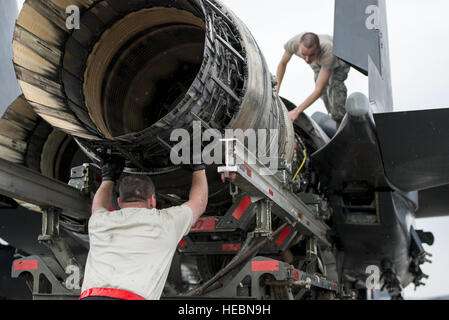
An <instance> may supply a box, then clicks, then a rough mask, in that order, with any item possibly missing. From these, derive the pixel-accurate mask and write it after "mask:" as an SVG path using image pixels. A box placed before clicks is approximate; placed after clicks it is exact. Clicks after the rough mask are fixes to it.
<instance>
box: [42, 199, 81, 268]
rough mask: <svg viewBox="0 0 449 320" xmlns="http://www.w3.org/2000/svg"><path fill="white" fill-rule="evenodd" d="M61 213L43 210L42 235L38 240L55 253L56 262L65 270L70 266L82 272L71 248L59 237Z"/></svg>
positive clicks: (53, 209) (48, 209) (54, 210)
mask: <svg viewBox="0 0 449 320" xmlns="http://www.w3.org/2000/svg"><path fill="white" fill-rule="evenodd" d="M60 212H61V211H60V210H58V209H56V208H52V207H49V208H43V209H42V234H41V235H40V236H39V237H38V239H37V240H38V241H39V242H41V243H43V244H44V245H46V246H47V247H48V248H49V249H50V250H51V251H52V252H53V254H54V256H55V258H56V260H57V261H58V263H59V264H60V265H61V267H62V268H63V269H64V270H65V269H66V268H67V267H68V266H76V267H78V268H79V270H81V269H82V268H81V266H80V265H79V263H78V262H77V261H76V259H75V256H74V255H73V253H72V251H71V250H70V248H69V246H68V245H67V243H66V242H65V240H64V239H63V238H62V237H61V236H60V235H59V215H60Z"/></svg>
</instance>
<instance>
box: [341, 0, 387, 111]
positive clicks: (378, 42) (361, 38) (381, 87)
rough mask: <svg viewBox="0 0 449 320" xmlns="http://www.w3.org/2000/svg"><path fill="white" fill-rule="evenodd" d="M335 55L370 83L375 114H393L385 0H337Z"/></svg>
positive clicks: (370, 96) (370, 95) (370, 94)
mask: <svg viewBox="0 0 449 320" xmlns="http://www.w3.org/2000/svg"><path fill="white" fill-rule="evenodd" d="M334 55H335V56H337V57H338V58H340V59H342V60H344V61H346V62H347V63H349V64H350V65H351V66H353V67H354V68H355V69H357V70H359V71H360V72H362V73H363V74H365V75H368V79H369V99H370V103H371V107H372V110H373V112H374V113H381V112H391V111H393V95H392V88H391V71H390V57H389V45H388V27H387V13H386V3H385V0H336V1H335V26H334Z"/></svg>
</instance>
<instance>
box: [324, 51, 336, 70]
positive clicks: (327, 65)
mask: <svg viewBox="0 0 449 320" xmlns="http://www.w3.org/2000/svg"><path fill="white" fill-rule="evenodd" d="M336 62H337V57H335V56H334V54H333V53H332V51H328V52H326V53H325V54H324V55H323V57H322V58H321V67H322V68H323V69H326V70H333V69H334V68H335V66H336Z"/></svg>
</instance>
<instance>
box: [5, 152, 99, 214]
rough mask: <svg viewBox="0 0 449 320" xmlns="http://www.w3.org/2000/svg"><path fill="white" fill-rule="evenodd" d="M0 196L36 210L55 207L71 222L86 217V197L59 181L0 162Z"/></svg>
mask: <svg viewBox="0 0 449 320" xmlns="http://www.w3.org/2000/svg"><path fill="white" fill-rule="evenodd" d="M0 194H2V195H5V196H7V197H10V198H13V199H19V200H22V201H24V202H28V203H31V204H34V205H37V206H40V207H55V208H59V209H61V210H62V212H63V214H64V215H66V216H69V217H72V218H75V219H86V218H89V217H90V203H91V201H90V198H89V197H87V196H85V195H83V194H82V193H81V192H80V191H78V190H76V189H75V188H72V187H70V186H68V185H66V184H64V183H62V182H60V181H57V180H54V179H51V178H48V177H45V176H43V175H42V174H40V173H38V172H36V171H33V170H30V169H28V168H25V167H23V166H20V165H17V164H14V163H12V162H9V161H6V160H4V159H0Z"/></svg>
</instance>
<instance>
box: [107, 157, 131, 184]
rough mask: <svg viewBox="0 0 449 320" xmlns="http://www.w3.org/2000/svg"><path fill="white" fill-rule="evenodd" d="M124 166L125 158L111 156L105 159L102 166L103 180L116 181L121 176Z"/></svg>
mask: <svg viewBox="0 0 449 320" xmlns="http://www.w3.org/2000/svg"><path fill="white" fill-rule="evenodd" d="M124 167H125V159H124V158H122V157H119V156H111V157H110V158H109V159H107V160H105V161H104V163H103V165H102V166H101V177H102V179H103V181H112V182H114V183H116V182H117V180H118V179H119V178H120V176H121V174H122V172H123V168H124Z"/></svg>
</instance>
